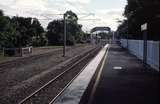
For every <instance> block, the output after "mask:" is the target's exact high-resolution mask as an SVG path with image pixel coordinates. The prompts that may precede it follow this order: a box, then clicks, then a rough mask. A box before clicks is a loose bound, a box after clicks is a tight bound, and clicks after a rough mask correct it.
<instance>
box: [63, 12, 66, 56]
mask: <svg viewBox="0 0 160 104" xmlns="http://www.w3.org/2000/svg"><path fill="white" fill-rule="evenodd" d="M63 19H64V36H63V57H65V55H66V15H65V14H64V15H63Z"/></svg>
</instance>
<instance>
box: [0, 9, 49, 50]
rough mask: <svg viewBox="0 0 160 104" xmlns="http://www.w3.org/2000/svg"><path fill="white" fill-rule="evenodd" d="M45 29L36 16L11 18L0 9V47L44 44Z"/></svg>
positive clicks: (45, 41)
mask: <svg viewBox="0 0 160 104" xmlns="http://www.w3.org/2000/svg"><path fill="white" fill-rule="evenodd" d="M46 43H47V40H46V37H45V35H44V29H43V27H42V26H41V24H40V22H39V21H38V19H36V18H30V17H28V18H25V17H17V16H14V17H12V18H9V17H7V16H4V15H3V11H0V48H2V47H6V48H14V47H26V46H30V45H33V46H44V45H46Z"/></svg>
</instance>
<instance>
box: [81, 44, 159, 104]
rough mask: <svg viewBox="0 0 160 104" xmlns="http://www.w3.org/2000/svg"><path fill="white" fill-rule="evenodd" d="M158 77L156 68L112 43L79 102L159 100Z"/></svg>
mask: <svg viewBox="0 0 160 104" xmlns="http://www.w3.org/2000/svg"><path fill="white" fill-rule="evenodd" d="M97 79H98V80H97ZM159 79H160V77H159V72H156V71H154V70H153V69H151V68H149V67H147V68H145V67H143V64H142V62H141V61H140V60H138V59H137V58H136V57H135V56H133V55H131V54H129V53H128V52H127V51H126V50H124V49H122V48H121V47H119V46H118V45H115V44H114V45H113V44H112V45H110V48H109V51H108V54H107V58H106V59H105V61H104V66H102V72H98V73H97V74H96V76H95V77H93V78H92V81H91V82H90V85H89V86H88V88H87V90H86V91H85V93H84V95H83V97H82V99H81V101H80V104H160V100H159V99H160V95H159V89H160V86H159V83H160V82H159Z"/></svg>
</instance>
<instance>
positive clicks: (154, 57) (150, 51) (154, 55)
mask: <svg viewBox="0 0 160 104" xmlns="http://www.w3.org/2000/svg"><path fill="white" fill-rule="evenodd" d="M120 41H121V46H122V47H124V48H127V40H126V39H121V40H120ZM159 44H160V43H159V41H147V64H148V65H150V66H151V67H152V68H154V69H156V70H157V71H160V69H159V47H160V46H159ZM128 50H129V51H130V52H131V53H132V54H134V55H135V56H137V57H138V58H139V59H141V60H143V40H128Z"/></svg>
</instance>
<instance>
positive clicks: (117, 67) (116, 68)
mask: <svg viewBox="0 0 160 104" xmlns="http://www.w3.org/2000/svg"><path fill="white" fill-rule="evenodd" d="M113 69H114V70H121V69H122V67H121V66H115V67H113Z"/></svg>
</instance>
